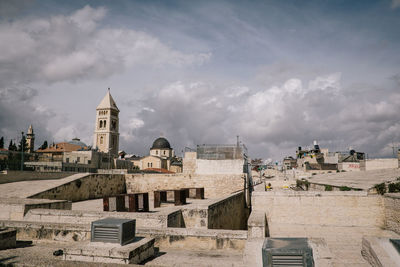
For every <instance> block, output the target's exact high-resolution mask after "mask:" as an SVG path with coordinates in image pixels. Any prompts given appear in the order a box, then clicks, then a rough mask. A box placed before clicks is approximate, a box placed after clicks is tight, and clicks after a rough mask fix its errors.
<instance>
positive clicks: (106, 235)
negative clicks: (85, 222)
mask: <svg viewBox="0 0 400 267" xmlns="http://www.w3.org/2000/svg"><path fill="white" fill-rule="evenodd" d="M135 231H136V220H131V219H118V218H106V219H102V220H98V221H94V222H92V225H91V238H90V241H91V242H105V243H119V244H120V245H125V244H128V243H130V242H132V241H133V240H134V239H135Z"/></svg>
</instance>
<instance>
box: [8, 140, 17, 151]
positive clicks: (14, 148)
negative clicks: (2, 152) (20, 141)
mask: <svg viewBox="0 0 400 267" xmlns="http://www.w3.org/2000/svg"><path fill="white" fill-rule="evenodd" d="M8 150H10V151H17V146H16V145H15V144H14V143H13V141H12V140H10V144H9V145H8Z"/></svg>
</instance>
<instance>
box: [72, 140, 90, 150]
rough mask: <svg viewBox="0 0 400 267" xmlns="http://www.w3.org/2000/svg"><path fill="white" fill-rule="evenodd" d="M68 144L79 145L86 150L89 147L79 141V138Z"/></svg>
mask: <svg viewBox="0 0 400 267" xmlns="http://www.w3.org/2000/svg"><path fill="white" fill-rule="evenodd" d="M68 144H71V145H78V146H80V147H81V148H82V149H83V148H85V147H87V145H86V144H85V143H84V142H82V141H81V140H79V139H78V138H74V139H72V141H69V142H68Z"/></svg>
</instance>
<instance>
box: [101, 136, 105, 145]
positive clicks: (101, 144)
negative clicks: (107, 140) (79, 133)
mask: <svg viewBox="0 0 400 267" xmlns="http://www.w3.org/2000/svg"><path fill="white" fill-rule="evenodd" d="M103 139H104V138H103V136H100V144H101V145H102V144H103Z"/></svg>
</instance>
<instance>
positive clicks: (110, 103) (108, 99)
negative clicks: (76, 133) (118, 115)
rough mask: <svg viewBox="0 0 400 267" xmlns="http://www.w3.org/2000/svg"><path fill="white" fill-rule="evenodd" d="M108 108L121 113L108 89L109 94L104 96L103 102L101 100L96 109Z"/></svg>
mask: <svg viewBox="0 0 400 267" xmlns="http://www.w3.org/2000/svg"><path fill="white" fill-rule="evenodd" d="M107 108H111V109H115V110H117V111H119V109H118V107H117V105H116V104H115V101H114V99H113V98H112V96H111V94H110V89H108V92H107V94H106V95H105V96H104V98H103V100H101V102H100V104H99V105H98V106H97V108H96V109H107Z"/></svg>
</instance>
